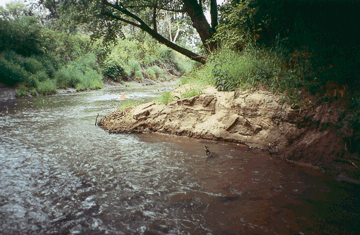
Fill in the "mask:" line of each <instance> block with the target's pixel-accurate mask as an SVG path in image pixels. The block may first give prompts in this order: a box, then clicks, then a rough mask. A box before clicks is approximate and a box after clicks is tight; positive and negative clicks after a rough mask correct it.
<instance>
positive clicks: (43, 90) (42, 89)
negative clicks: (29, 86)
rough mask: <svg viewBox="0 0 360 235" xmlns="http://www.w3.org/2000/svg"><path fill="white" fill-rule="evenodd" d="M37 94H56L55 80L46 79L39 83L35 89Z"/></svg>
mask: <svg viewBox="0 0 360 235" xmlns="http://www.w3.org/2000/svg"><path fill="white" fill-rule="evenodd" d="M36 90H37V91H38V93H39V94H42V95H51V94H56V92H57V91H56V81H55V80H50V79H48V80H46V81H44V82H41V83H39V85H38V87H37V89H36Z"/></svg>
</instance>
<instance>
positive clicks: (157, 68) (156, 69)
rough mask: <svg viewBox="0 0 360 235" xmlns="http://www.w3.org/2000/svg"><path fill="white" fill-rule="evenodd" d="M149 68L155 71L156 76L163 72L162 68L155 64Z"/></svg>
mask: <svg viewBox="0 0 360 235" xmlns="http://www.w3.org/2000/svg"><path fill="white" fill-rule="evenodd" d="M151 69H152V70H153V71H154V72H155V74H156V76H157V77H158V76H159V75H161V74H163V73H164V70H162V69H161V68H160V67H159V66H157V65H155V66H152V67H151Z"/></svg>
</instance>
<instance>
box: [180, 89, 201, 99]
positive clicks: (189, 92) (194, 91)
mask: <svg viewBox="0 0 360 235" xmlns="http://www.w3.org/2000/svg"><path fill="white" fill-rule="evenodd" d="M201 94H202V91H201V88H200V87H196V88H193V89H190V90H187V91H185V92H184V93H183V94H181V98H190V97H194V96H197V95H201Z"/></svg>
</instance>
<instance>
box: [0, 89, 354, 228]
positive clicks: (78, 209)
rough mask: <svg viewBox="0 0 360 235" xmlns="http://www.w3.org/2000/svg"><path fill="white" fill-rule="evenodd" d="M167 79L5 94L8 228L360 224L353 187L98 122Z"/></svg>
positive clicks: (0, 175) (245, 155) (1, 213)
mask: <svg viewBox="0 0 360 235" xmlns="http://www.w3.org/2000/svg"><path fill="white" fill-rule="evenodd" d="M159 89H160V90H163V87H150V88H149V87H130V88H126V87H108V88H104V89H102V90H98V91H91V92H84V93H72V94H62V95H56V96H47V97H34V98H28V99H2V100H0V128H1V129H0V130H1V136H0V234H358V233H359V224H360V223H359V222H360V221H359V215H360V212H359V210H360V202H359V192H360V190H359V187H358V186H357V185H351V184H347V183H343V182H337V181H334V180H333V179H332V178H330V177H328V176H325V175H323V174H321V173H319V172H318V171H315V170H313V169H311V168H304V167H299V166H294V165H290V164H289V163H286V162H283V161H281V160H279V159H277V158H276V157H272V156H270V155H268V154H267V153H265V152H261V151H257V150H251V149H248V148H247V147H245V146H239V145H236V144H232V143H221V142H219V143H216V142H210V141H204V140H196V139H190V138H187V137H173V136H165V135H158V134H111V135H110V134H108V132H106V131H104V130H102V129H101V128H99V127H96V126H95V125H94V123H95V118H96V116H97V114H98V113H99V114H100V117H102V116H104V115H106V114H108V113H110V112H111V111H112V110H113V109H114V108H116V107H117V106H118V105H119V103H121V102H123V101H122V100H121V95H122V94H125V95H126V99H138V100H142V101H143V100H147V99H152V98H153V97H155V96H157V95H159V94H160V91H159ZM204 145H207V146H208V147H209V149H210V150H211V151H213V152H215V153H217V154H218V156H217V157H216V158H213V159H207V158H206V156H205V151H204Z"/></svg>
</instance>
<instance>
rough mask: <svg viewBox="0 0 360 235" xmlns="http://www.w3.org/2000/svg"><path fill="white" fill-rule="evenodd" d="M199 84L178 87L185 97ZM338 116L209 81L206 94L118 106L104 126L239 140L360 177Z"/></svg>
mask: <svg viewBox="0 0 360 235" xmlns="http://www.w3.org/2000/svg"><path fill="white" fill-rule="evenodd" d="M193 86H194V85H189V84H187V85H184V86H181V87H179V88H177V89H175V90H174V91H173V92H172V93H173V95H174V96H176V97H181V94H182V93H183V92H185V91H186V90H189V89H192V88H193ZM338 119H339V118H338V116H337V112H334V109H333V107H328V106H326V105H323V106H317V107H316V108H312V109H311V110H310V109H309V110H305V111H304V110H302V111H300V110H297V109H292V108H291V106H290V105H288V104H286V103H285V104H284V103H283V102H281V99H280V97H279V96H276V95H274V94H272V93H270V92H268V91H265V90H257V91H248V90H244V91H242V90H238V91H236V92H219V91H217V90H216V89H215V88H214V87H211V86H208V87H206V88H204V89H203V94H202V95H199V96H195V97H192V98H185V99H178V100H176V101H174V102H172V103H169V104H167V105H161V104H156V103H154V102H153V103H146V104H142V105H139V106H135V107H131V108H127V109H125V110H116V111H114V112H113V113H111V114H109V115H107V116H106V117H104V118H103V119H101V121H100V122H99V126H101V127H102V128H104V129H107V130H109V132H110V133H127V132H139V133H140V132H158V133H165V134H170V135H178V136H187V137H191V138H202V139H210V140H219V141H231V142H237V143H241V144H245V145H247V146H249V147H250V148H259V149H263V150H267V151H269V152H270V153H272V154H276V155H278V156H279V157H281V158H283V159H287V160H291V161H293V162H295V163H297V164H303V165H308V166H312V167H315V168H316V169H321V170H322V171H326V172H328V173H330V174H337V175H338V174H340V173H342V174H343V175H348V176H351V177H355V178H360V174H359V169H358V168H357V167H358V166H360V158H359V155H358V154H357V153H350V151H348V149H347V145H346V142H345V141H344V139H343V137H341V136H340V135H339V134H338V133H337V131H335V130H334V127H335V126H338V123H337V120H338ZM343 178H344V177H342V179H343Z"/></svg>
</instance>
